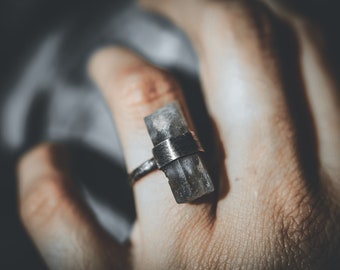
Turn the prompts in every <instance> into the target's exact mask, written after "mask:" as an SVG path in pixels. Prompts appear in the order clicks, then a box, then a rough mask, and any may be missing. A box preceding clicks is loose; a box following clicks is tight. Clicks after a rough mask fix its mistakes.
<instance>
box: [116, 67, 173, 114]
mask: <svg viewBox="0 0 340 270" xmlns="http://www.w3.org/2000/svg"><path fill="white" fill-rule="evenodd" d="M121 77H122V79H123V82H122V84H121V86H122V87H121V92H120V95H119V97H120V99H121V100H122V102H123V103H124V106H125V107H126V108H127V110H129V111H130V112H134V111H137V113H140V112H141V111H143V110H144V111H147V113H148V112H149V111H150V109H153V107H155V106H159V104H162V103H163V102H168V101H169V100H173V99H176V98H177V97H178V95H179V86H178V85H177V83H176V82H175V80H174V79H173V78H171V76H170V75H169V74H167V73H165V72H164V71H162V70H159V69H156V68H154V67H150V66H148V65H145V64H142V65H139V66H135V67H132V68H129V69H126V70H124V72H123V74H122V76H121Z"/></svg>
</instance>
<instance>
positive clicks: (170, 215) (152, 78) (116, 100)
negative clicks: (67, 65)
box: [89, 48, 207, 249]
mask: <svg viewBox="0 0 340 270" xmlns="http://www.w3.org/2000/svg"><path fill="white" fill-rule="evenodd" d="M89 70H90V74H91V76H92V78H93V79H94V81H95V82H96V84H97V85H98V86H99V88H100V89H101V91H102V92H103V94H104V96H105V98H106V100H107V102H108V104H109V107H110V109H111V110H112V112H113V116H114V119H115V122H116V126H117V128H118V132H119V135H120V139H121V143H122V146H123V152H124V155H125V160H126V165H127V169H128V171H129V172H131V171H132V170H133V169H135V168H136V167H137V166H139V165H140V164H142V163H143V162H144V161H146V160H148V159H150V157H151V155H152V151H151V150H152V148H153V145H152V143H151V139H150V137H149V135H148V132H147V129H146V127H145V124H144V120H143V119H144V117H145V116H147V115H150V114H151V113H153V112H155V111H156V110H157V109H159V108H161V107H163V106H164V105H166V104H168V103H169V102H172V101H178V102H179V103H180V104H181V107H182V109H183V110H185V109H186V105H185V101H184V99H183V95H182V92H181V90H180V88H179V86H178V84H177V83H176V82H175V81H174V80H173V79H172V78H170V76H169V75H168V74H166V73H165V72H164V71H162V70H160V69H157V68H156V67H153V66H151V65H150V64H148V63H146V62H145V61H144V60H142V59H141V58H139V57H138V56H136V55H134V54H133V53H131V52H129V51H127V50H125V49H121V48H107V49H104V50H102V51H100V52H98V53H97V54H96V55H94V56H93V58H92V60H91V62H90V65H89ZM185 114H186V115H188V113H187V112H185ZM134 193H135V201H136V208H137V216H138V223H139V224H141V226H140V227H141V228H143V230H145V231H144V232H143V233H145V235H149V236H150V235H153V237H158V239H159V241H160V242H162V241H163V240H164V239H167V236H166V235H165V234H166V233H169V232H171V233H173V232H174V229H175V228H177V229H176V230H179V231H180V229H179V228H180V227H181V226H187V225H188V223H190V224H191V225H192V222H195V221H197V219H201V220H202V221H204V220H205V218H204V217H205V215H204V213H207V211H206V212H205V211H202V209H204V208H205V207H206V206H204V205H199V204H197V205H178V204H176V202H175V199H174V197H173V195H172V193H171V189H170V187H169V184H168V181H167V179H166V177H165V175H164V174H163V172H161V171H156V172H154V173H151V174H150V175H147V176H145V177H144V178H142V179H141V180H139V181H138V182H137V183H135V184H134ZM198 213H199V214H198ZM184 216H185V217H186V218H185V219H183V217H184ZM198 223H199V222H198ZM174 224H176V225H174ZM143 225H145V226H143ZM197 227H199V225H197ZM159 228H162V230H160V229H159ZM158 234H160V235H158ZM168 237H169V238H168V239H174V237H175V233H173V234H172V235H169V236H168ZM150 242H151V241H150ZM144 244H145V243H144ZM145 245H146V246H147V244H145ZM168 245H170V242H169V243H164V246H168ZM160 246H162V245H160ZM144 248H147V247H144ZM153 248H156V249H157V247H153Z"/></svg>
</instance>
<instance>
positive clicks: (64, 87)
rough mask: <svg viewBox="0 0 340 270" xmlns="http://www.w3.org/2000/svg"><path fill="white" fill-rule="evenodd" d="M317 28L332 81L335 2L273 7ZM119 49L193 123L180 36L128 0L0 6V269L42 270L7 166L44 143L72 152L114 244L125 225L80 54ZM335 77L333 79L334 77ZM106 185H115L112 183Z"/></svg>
mask: <svg viewBox="0 0 340 270" xmlns="http://www.w3.org/2000/svg"><path fill="white" fill-rule="evenodd" d="M282 2H285V3H286V4H288V5H289V6H290V7H291V8H292V9H294V10H295V11H296V12H297V13H298V14H299V16H306V17H308V18H311V19H313V20H315V21H317V22H318V24H319V25H321V26H322V28H323V29H324V31H323V35H325V36H326V37H329V38H328V39H326V40H328V42H325V43H324V44H323V46H324V49H325V52H326V53H327V55H330V56H331V57H330V59H331V60H330V61H331V66H332V68H333V72H335V73H336V75H337V73H338V71H339V68H338V63H339V61H338V59H339V58H338V52H337V51H338V48H340V46H339V45H340V42H339V33H338V27H339V23H338V20H339V19H338V17H339V16H338V11H337V9H336V6H335V5H336V1H325V0H320V1H311V0H309V1H282ZM113 44H122V45H124V46H128V47H130V48H132V49H134V50H135V51H137V52H138V53H140V54H141V55H143V56H144V57H146V58H147V59H148V60H150V61H151V62H153V63H155V64H157V65H159V66H161V67H163V68H166V69H167V70H169V71H170V72H171V73H172V74H173V75H174V76H175V77H176V78H177V79H178V80H179V81H180V83H181V85H182V87H183V88H184V89H185V91H186V97H187V100H188V103H189V106H191V108H192V111H193V112H194V118H197V119H201V120H202V119H203V121H200V122H199V123H200V124H201V125H205V123H206V120H207V119H204V118H202V117H203V116H202V115H204V113H203V112H202V111H199V110H197V109H195V108H201V107H202V106H201V105H202V98H201V95H200V85H199V82H198V79H197V59H196V56H195V53H194V52H193V50H192V49H191V46H190V43H189V42H188V40H187V38H186V36H185V35H184V34H183V33H182V32H181V31H180V30H178V29H177V28H176V27H174V26H173V25H172V24H171V23H169V22H168V21H166V20H164V19H162V18H160V17H158V16H156V15H152V14H147V13H145V12H143V11H141V10H140V9H139V8H137V7H136V5H135V4H134V3H132V2H131V1H124V0H122V1H113V0H111V1H108V0H99V1H87V0H83V1H66V0H59V1H46V0H30V1H23V0H21V1H20V0H1V3H0V185H1V186H0V203H1V204H0V205H1V207H0V211H1V212H0V213H1V216H0V224H1V226H0V248H1V250H0V269H41V268H42V269H44V266H43V263H42V262H41V260H40V259H39V256H38V255H37V252H36V250H35V248H34V247H33V245H32V243H31V242H30V240H29V238H28V237H27V235H26V233H25V231H24V229H23V227H22V225H21V223H20V221H19V219H18V215H17V198H16V184H15V182H16V177H15V166H16V163H17V159H18V157H19V156H20V154H21V153H23V152H24V151H26V150H27V149H30V148H31V147H33V146H34V145H36V144H38V143H41V142H44V141H54V142H61V143H64V144H67V145H68V146H69V148H70V149H71V150H72V152H73V154H74V157H75V160H76V162H75V163H74V164H73V165H74V167H75V169H76V171H77V172H78V175H77V180H79V182H80V187H81V188H84V190H85V195H86V198H87V201H88V202H89V205H90V207H92V209H93V210H94V211H95V213H96V214H97V217H98V219H99V220H100V221H101V223H102V224H103V226H104V227H105V228H106V229H107V230H108V231H109V232H110V233H111V234H112V235H113V236H114V237H116V238H117V239H118V240H119V241H121V242H124V241H126V239H127V236H128V233H129V229H130V226H131V224H132V222H133V220H134V218H135V212H134V207H133V198H132V194H131V190H130V188H129V187H128V185H127V183H126V172H125V170H124V160H123V157H122V153H121V149H120V146H119V141H118V139H117V135H116V131H115V127H114V123H113V121H112V119H111V116H110V112H109V111H108V109H107V107H106V105H105V102H104V100H103V98H102V97H101V95H100V94H99V92H98V91H97V89H96V88H95V87H94V85H93V84H92V83H91V81H90V80H89V79H88V77H87V75H86V71H85V68H86V63H87V61H88V58H89V56H90V55H91V54H92V53H93V52H94V51H95V50H96V49H98V48H100V47H102V46H107V45H113ZM337 77H338V78H340V76H337ZM113 179H115V180H114V181H113Z"/></svg>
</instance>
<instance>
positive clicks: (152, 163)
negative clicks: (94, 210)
mask: <svg viewBox="0 0 340 270" xmlns="http://www.w3.org/2000/svg"><path fill="white" fill-rule="evenodd" d="M199 152H204V150H203V148H202V147H201V145H200V143H199V141H198V139H197V138H196V136H195V135H194V133H193V132H192V131H189V132H186V133H185V134H182V135H179V136H177V137H175V138H169V139H166V140H164V141H162V142H160V143H159V144H157V145H156V146H155V147H154V148H153V149H152V153H153V158H150V159H149V160H147V161H145V162H143V163H142V164H141V165H140V166H138V167H137V168H136V169H135V170H133V171H132V172H131V173H130V174H129V181H130V184H131V185H133V184H134V183H135V182H136V181H138V180H139V179H141V178H143V177H144V176H146V175H147V174H149V173H151V172H153V171H155V170H157V169H163V168H164V167H166V166H167V165H169V164H170V163H172V162H173V161H175V160H177V159H179V158H182V157H185V156H188V155H192V154H195V153H199Z"/></svg>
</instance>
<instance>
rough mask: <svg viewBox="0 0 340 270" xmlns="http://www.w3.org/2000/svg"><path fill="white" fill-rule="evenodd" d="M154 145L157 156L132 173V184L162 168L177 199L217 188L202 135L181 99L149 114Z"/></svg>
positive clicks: (184, 199)
mask: <svg viewBox="0 0 340 270" xmlns="http://www.w3.org/2000/svg"><path fill="white" fill-rule="evenodd" d="M144 120H145V124H146V126H147V129H148V132H149V135H150V137H151V140H152V143H153V145H154V147H153V149H152V154H153V157H152V158H150V159H149V160H147V161H145V162H144V163H142V164H141V165H140V166H138V167H137V168H136V169H135V170H133V171H132V172H131V173H130V174H129V176H128V177H129V181H130V184H131V185H133V184H134V183H135V182H136V181H138V180H139V179H141V178H142V177H144V176H146V175H147V174H149V173H151V172H153V171H155V170H157V169H159V170H162V171H163V172H164V173H165V175H166V177H167V178H168V180H169V185H170V187H171V190H172V193H173V195H174V197H175V199H176V202H177V203H187V202H191V201H193V200H196V199H198V198H200V197H202V196H204V195H206V194H208V193H211V192H213V191H214V185H213V183H212V181H211V178H210V176H209V174H208V171H207V170H206V168H205V165H204V162H203V159H202V156H201V155H202V153H203V152H204V150H203V148H202V146H201V144H200V142H199V140H198V138H197V137H196V136H195V134H194V133H193V132H192V131H190V130H189V128H188V125H187V122H186V121H185V118H184V116H183V113H182V111H181V109H180V107H179V104H178V103H177V102H173V103H170V104H168V105H166V106H164V107H163V108H161V109H159V110H157V111H156V112H154V113H153V114H151V115H149V116H147V117H145V119H144Z"/></svg>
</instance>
